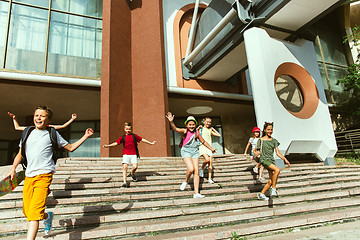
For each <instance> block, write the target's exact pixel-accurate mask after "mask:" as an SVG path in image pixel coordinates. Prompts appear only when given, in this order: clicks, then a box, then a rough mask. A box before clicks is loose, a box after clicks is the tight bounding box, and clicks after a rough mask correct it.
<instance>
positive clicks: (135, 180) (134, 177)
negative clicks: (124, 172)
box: [130, 174, 138, 182]
mask: <svg viewBox="0 0 360 240" xmlns="http://www.w3.org/2000/svg"><path fill="white" fill-rule="evenodd" d="M130 176H131V178H132V179H133V181H134V182H137V181H138V180H137V178H136V176H135V174H130Z"/></svg>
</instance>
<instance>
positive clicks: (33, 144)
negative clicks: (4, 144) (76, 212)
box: [8, 106, 94, 240]
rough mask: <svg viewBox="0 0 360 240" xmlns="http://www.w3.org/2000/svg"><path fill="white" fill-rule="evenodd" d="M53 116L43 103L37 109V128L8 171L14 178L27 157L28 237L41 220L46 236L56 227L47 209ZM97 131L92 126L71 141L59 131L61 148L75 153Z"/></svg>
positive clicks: (25, 199)
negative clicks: (50, 127)
mask: <svg viewBox="0 0 360 240" xmlns="http://www.w3.org/2000/svg"><path fill="white" fill-rule="evenodd" d="M52 115H53V113H52V111H51V109H49V108H47V107H46V106H39V107H37V108H36V109H35V113H34V117H33V121H34V125H35V129H34V130H32V131H31V132H30V134H29V135H28V138H27V139H26V140H25V142H24V143H22V141H20V145H19V146H20V150H19V152H18V154H17V155H16V157H15V159H14V163H13V165H12V167H11V170H10V172H9V173H8V175H10V176H11V179H13V178H14V176H15V170H16V168H17V166H18V165H19V164H20V163H21V161H22V158H25V156H26V159H27V168H26V171H25V182H24V186H23V213H24V215H25V217H26V218H27V221H29V224H28V232H27V239H28V240H29V239H35V238H36V235H37V232H38V229H39V221H40V220H44V232H45V235H49V234H50V232H51V228H52V220H53V216H54V214H53V213H52V212H45V202H46V197H47V194H48V189H49V186H50V183H51V181H52V178H53V173H54V171H55V162H54V160H53V154H54V153H53V149H52V141H51V139H50V135H49V132H50V131H49V130H50V129H49V128H48V127H47V126H48V125H49V123H50V121H51V119H52ZM93 133H94V131H93V130H92V129H90V128H88V129H87V130H86V131H85V134H84V136H83V137H82V138H80V139H79V140H78V141H76V142H74V143H71V144H70V143H68V142H67V141H66V140H64V139H63V138H62V137H61V135H60V134H59V133H58V132H56V136H57V144H58V147H63V148H65V149H66V150H68V151H70V152H73V151H75V150H76V149H77V148H78V147H79V146H80V145H81V144H82V143H83V142H85V140H86V139H87V138H89V137H90V136H91V135H93ZM21 146H23V147H24V150H25V151H24V153H25V154H24V155H25V156H23V155H22V151H21V150H22V147H21Z"/></svg>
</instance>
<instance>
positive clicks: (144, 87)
mask: <svg viewBox="0 0 360 240" xmlns="http://www.w3.org/2000/svg"><path fill="white" fill-rule="evenodd" d="M162 19H163V17H162V1H161V0H146V1H142V6H141V7H138V8H134V9H133V10H132V11H131V38H132V41H131V53H132V58H131V60H132V89H133V123H134V124H133V126H134V127H133V128H134V132H136V133H138V134H139V135H140V136H142V137H144V138H145V139H147V140H150V141H154V140H156V144H155V145H153V146H150V145H148V144H144V143H142V144H140V145H139V150H140V154H141V155H142V156H169V155H170V154H171V151H170V144H169V136H170V134H169V125H168V122H167V120H166V119H165V114H166V112H167V109H168V106H167V104H168V103H167V102H168V100H167V87H166V86H167V85H166V77H165V76H166V75H165V61H164V58H165V54H164V33H163V21H162Z"/></svg>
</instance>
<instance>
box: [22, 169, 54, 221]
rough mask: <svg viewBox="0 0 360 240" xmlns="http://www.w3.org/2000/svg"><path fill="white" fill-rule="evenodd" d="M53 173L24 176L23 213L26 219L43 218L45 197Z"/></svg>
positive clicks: (36, 219) (35, 219)
mask: <svg viewBox="0 0 360 240" xmlns="http://www.w3.org/2000/svg"><path fill="white" fill-rule="evenodd" d="M52 178H53V173H45V174H40V175H37V176H35V177H25V182H24V187H23V213H24V215H25V217H26V218H27V221H38V220H43V219H44V212H45V204H46V197H47V195H48V190H49V186H50V183H51V181H52Z"/></svg>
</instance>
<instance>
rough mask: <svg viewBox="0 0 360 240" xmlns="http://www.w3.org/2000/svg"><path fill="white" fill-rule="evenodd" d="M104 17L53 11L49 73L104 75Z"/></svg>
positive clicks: (87, 75) (88, 75)
mask: <svg viewBox="0 0 360 240" xmlns="http://www.w3.org/2000/svg"><path fill="white" fill-rule="evenodd" d="M99 21H100V20H96V19H90V18H85V17H79V16H72V15H68V14H62V13H53V14H52V17H51V24H50V39H49V53H48V69H47V71H48V72H49V73H57V74H68V75H76V76H85V77H95V76H96V77H100V72H101V69H100V66H101V38H100V39H98V38H99V37H100V36H99V35H101V29H97V28H96V26H97V24H98V22H99Z"/></svg>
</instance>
